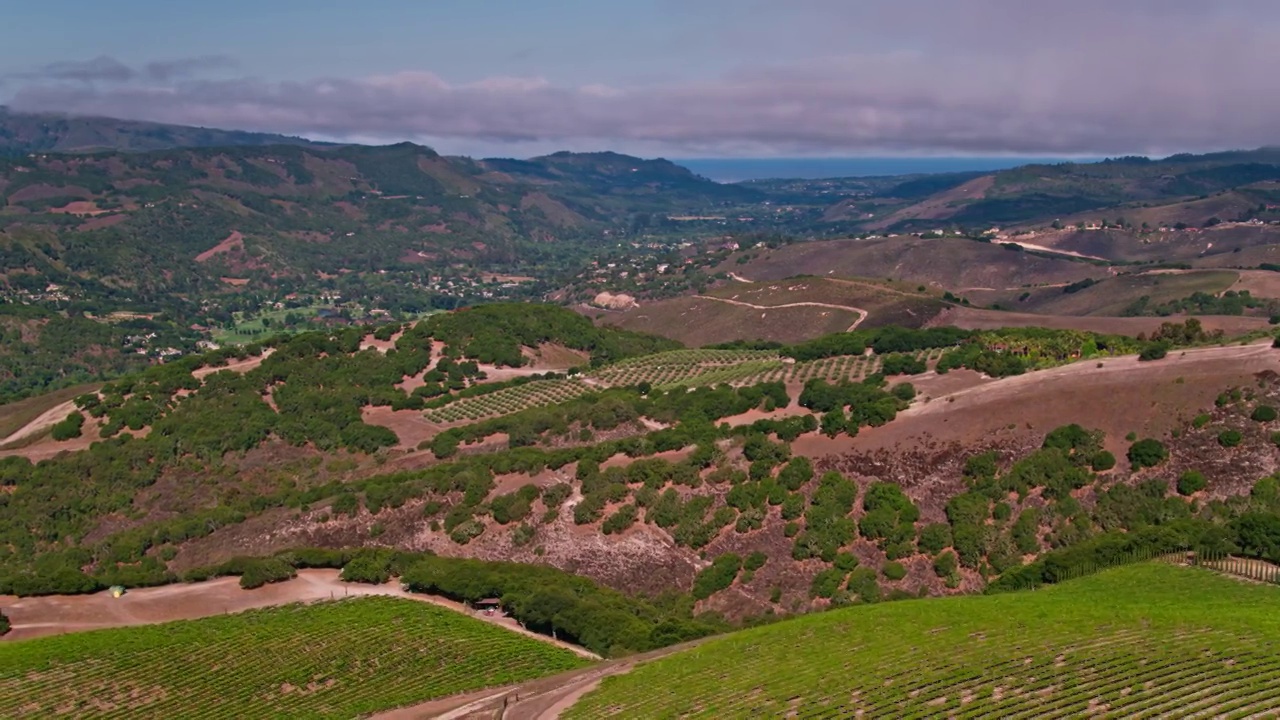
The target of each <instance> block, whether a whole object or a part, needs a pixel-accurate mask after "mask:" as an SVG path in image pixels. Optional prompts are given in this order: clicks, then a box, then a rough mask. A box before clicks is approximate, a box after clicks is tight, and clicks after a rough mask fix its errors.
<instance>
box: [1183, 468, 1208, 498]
mask: <svg viewBox="0 0 1280 720" xmlns="http://www.w3.org/2000/svg"><path fill="white" fill-rule="evenodd" d="M1208 484H1209V482H1208V481H1207V480H1205V478H1204V473H1202V472H1200V471H1199V470H1188V471H1186V472H1184V473H1182V475H1181V477H1179V478H1178V494H1179V495H1193V494H1195V493H1197V492H1199V491H1201V490H1203V489H1205V487H1206V486H1207V485H1208Z"/></svg>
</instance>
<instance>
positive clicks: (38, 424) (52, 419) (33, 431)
mask: <svg viewBox="0 0 1280 720" xmlns="http://www.w3.org/2000/svg"><path fill="white" fill-rule="evenodd" d="M75 409H76V404H75V401H74V400H68V401H66V402H63V403H58V404H57V405H54V406H53V407H51V408H49V409H48V410H45V411H44V412H42V413H40V414H39V415H37V416H36V418H35V419H34V420H32V421H31V422H29V423H27V424H26V425H24V426H22V427H21V428H18V429H17V430H15V431H14V432H13V433H11V434H10V435H9V437H7V438H4V439H3V440H0V447H4V446H5V445H8V444H9V443H14V442H17V441H19V440H23V439H26V438H29V437H32V436H34V435H39V434H40V433H43V432H45V431H47V430H48V429H49V428H51V427H53V426H54V425H57V424H58V423H60V422H62V421H63V420H66V419H67V416H68V415H70V414H71V413H72V412H73V411H74V410H75Z"/></svg>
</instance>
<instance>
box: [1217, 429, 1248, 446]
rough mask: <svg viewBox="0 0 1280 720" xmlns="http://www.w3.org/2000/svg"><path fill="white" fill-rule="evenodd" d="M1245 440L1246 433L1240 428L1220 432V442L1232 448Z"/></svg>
mask: <svg viewBox="0 0 1280 720" xmlns="http://www.w3.org/2000/svg"><path fill="white" fill-rule="evenodd" d="M1243 441H1244V435H1241V434H1240V431H1239V430H1223V431H1222V432H1220V433H1218V444H1219V445H1221V446H1222V447H1226V448H1232V447H1235V446H1237V445H1239V444H1240V443H1241V442H1243Z"/></svg>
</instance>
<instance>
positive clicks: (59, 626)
mask: <svg viewBox="0 0 1280 720" xmlns="http://www.w3.org/2000/svg"><path fill="white" fill-rule="evenodd" d="M339 575H340V573H339V571H337V570H323V569H322V570H299V571H298V576H297V577H296V578H294V579H292V580H287V581H285V582H281V583H274V584H271V585H264V586H262V587H260V588H257V589H254V590H245V589H244V588H241V587H240V579H239V578H235V577H226V578H217V579H214V580H209V581H207V582H202V583H187V584H180V585H165V586H162V587H156V588H139V589H136V590H130V591H129V592H127V593H125V594H124V595H123V596H121V597H118V598H116V597H112V596H111V593H110V592H106V591H104V592H99V593H94V594H92V595H49V596H44V597H29V598H17V597H13V596H11V595H0V610H3V611H4V613H5V615H8V616H9V619H10V623H11V628H12V629H11V630H10V631H9V633H8V634H7V635H5V636H4V639H5V640H22V639H26V638H33V637H41V636H44V635H59V634H62V633H68V632H79V631H83V630H97V629H101V628H108V627H124V626H129V625H149V624H153V623H162V622H171V621H173V620H190V619H194V618H202V617H209V616H211V615H224V614H226V613H233V612H242V611H244V610H250V609H253V608H262V607H272V606H276V605H288V604H290V603H297V602H304V603H305V602H315V601H317V600H336V599H341V598H344V597H356V596H367V595H389V596H392V597H399V598H406V599H409V600H417V601H419V602H428V603H431V604H433V605H438V606H440V607H445V608H449V609H450V610H454V611H457V612H461V613H465V614H468V615H471V616H472V617H476V618H479V619H481V620H485V621H487V622H491V623H493V624H495V625H498V626H500V627H503V628H506V629H508V630H511V631H512V632H518V633H521V634H523V635H527V636H529V637H533V638H537V639H538V640H542V641H544V642H547V643H550V644H553V645H557V646H559V647H562V648H565V649H568V650H572V651H573V652H575V653H577V654H579V655H582V656H583V657H588V658H592V659H599V656H598V655H596V654H594V653H591V652H589V651H587V650H585V649H583V648H580V647H578V646H576V645H571V644H569V643H566V642H561V641H558V640H554V639H552V638H549V637H547V636H545V635H539V634H537V633H535V632H532V631H529V630H526V629H525V628H524V627H523V626H521V625H520V624H519V623H518V622H517V621H516V620H515V619H514V618H510V617H506V616H503V615H486V614H484V613H478V612H474V611H472V610H471V609H470V608H467V607H466V606H465V605H463V604H462V603H458V602H454V601H452V600H447V599H445V598H440V597H434V596H431V595H422V594H419V593H411V592H408V591H406V590H404V589H402V588H401V586H400V584H399V583H398V582H396V581H394V580H392V581H391V582H389V583H386V584H383V585H366V584H363V583H346V582H343V581H342V580H340V579H339Z"/></svg>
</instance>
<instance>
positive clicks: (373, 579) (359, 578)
mask: <svg viewBox="0 0 1280 720" xmlns="http://www.w3.org/2000/svg"><path fill="white" fill-rule="evenodd" d="M390 579H391V558H390V556H386V557H378V556H376V555H373V554H369V555H361V556H358V557H355V558H352V559H351V562H349V563H347V564H346V565H345V566H344V567H343V568H342V581H343V582H356V583H368V584H370V585H381V584H382V583H384V582H386V581H388V580H390Z"/></svg>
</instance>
